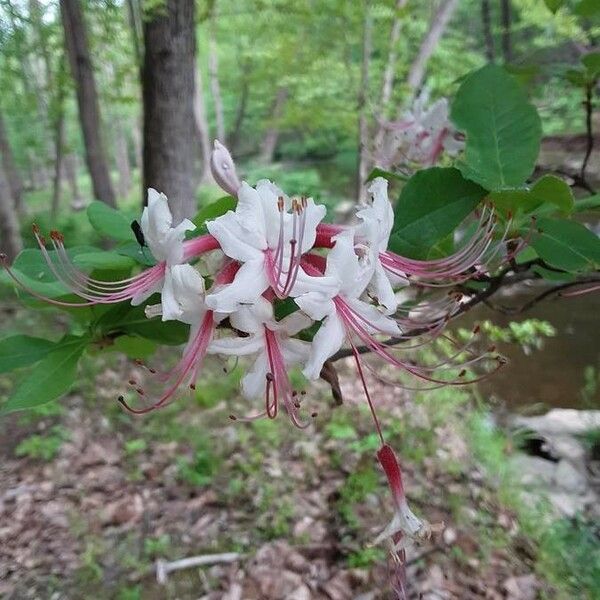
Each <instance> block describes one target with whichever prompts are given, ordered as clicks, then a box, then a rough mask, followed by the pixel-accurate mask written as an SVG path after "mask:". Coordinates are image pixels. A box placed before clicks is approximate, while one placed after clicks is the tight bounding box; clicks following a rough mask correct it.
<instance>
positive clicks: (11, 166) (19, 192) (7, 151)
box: [0, 113, 25, 215]
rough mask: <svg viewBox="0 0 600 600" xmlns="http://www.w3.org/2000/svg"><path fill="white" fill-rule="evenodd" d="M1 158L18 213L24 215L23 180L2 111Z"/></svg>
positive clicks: (0, 116)
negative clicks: (14, 156) (16, 163)
mask: <svg viewBox="0 0 600 600" xmlns="http://www.w3.org/2000/svg"><path fill="white" fill-rule="evenodd" d="M0 158H1V159H2V165H1V166H2V168H3V169H4V173H5V174H6V180H7V182H8V186H9V188H10V196H11V198H12V200H13V202H14V204H15V209H16V211H17V214H19V215H22V214H23V213H24V212H25V207H24V206H23V181H22V180H21V176H20V175H19V171H18V170H17V166H16V165H15V161H14V158H13V154H12V149H11V147H10V143H9V141H8V134H7V133H6V128H5V127H4V118H3V117H2V114H1V113H0Z"/></svg>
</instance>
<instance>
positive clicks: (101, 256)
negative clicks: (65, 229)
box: [73, 251, 135, 271]
mask: <svg viewBox="0 0 600 600" xmlns="http://www.w3.org/2000/svg"><path fill="white" fill-rule="evenodd" d="M73 262H74V263H75V264H76V265H77V266H78V267H80V268H82V269H85V270H91V269H98V270H101V271H106V270H111V269H115V270H129V269H131V267H133V265H134V264H135V263H134V261H133V260H132V259H131V258H129V257H127V256H122V255H121V254H117V253H116V252H109V251H104V252H101V251H97V252H84V253H82V254H78V255H77V256H75V257H74V258H73Z"/></svg>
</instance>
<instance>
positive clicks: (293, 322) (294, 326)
mask: <svg viewBox="0 0 600 600" xmlns="http://www.w3.org/2000/svg"><path fill="white" fill-rule="evenodd" d="M311 325H312V319H310V318H309V317H307V316H306V315H305V314H302V313H301V312H300V311H299V310H297V311H296V312H293V313H291V314H289V315H288V316H287V317H284V318H283V319H281V321H279V323H278V324H277V329H278V330H283V331H285V332H286V333H287V334H288V335H296V334H297V333H299V332H300V331H302V330H303V329H306V328H307V327H310V326H311Z"/></svg>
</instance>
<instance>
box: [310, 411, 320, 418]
mask: <svg viewBox="0 0 600 600" xmlns="http://www.w3.org/2000/svg"><path fill="white" fill-rule="evenodd" d="M310 416H311V417H312V418H313V419H315V418H316V417H318V416H319V413H317V412H314V413H312V415H310Z"/></svg>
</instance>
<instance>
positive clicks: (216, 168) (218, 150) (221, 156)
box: [210, 140, 241, 197]
mask: <svg viewBox="0 0 600 600" xmlns="http://www.w3.org/2000/svg"><path fill="white" fill-rule="evenodd" d="M210 170H211V171H212V175H213V177H214V178H215V181H216V182H217V183H218V184H219V185H220V186H221V187H222V188H223V189H224V190H225V191H226V192H227V193H228V194H231V195H232V196H234V197H236V196H237V193H238V190H239V189H240V185H241V183H240V180H239V179H238V176H237V173H236V172H235V163H234V162H233V159H232V158H231V154H229V150H227V148H225V146H223V144H221V142H219V140H215V144H214V149H213V151H212V154H211V155H210Z"/></svg>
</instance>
